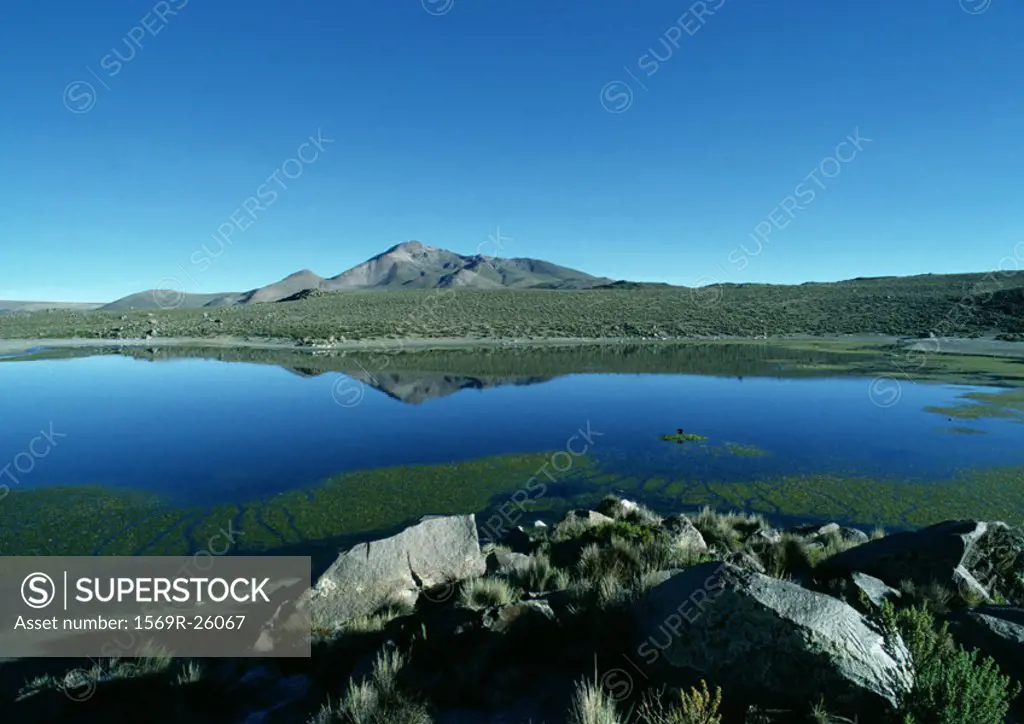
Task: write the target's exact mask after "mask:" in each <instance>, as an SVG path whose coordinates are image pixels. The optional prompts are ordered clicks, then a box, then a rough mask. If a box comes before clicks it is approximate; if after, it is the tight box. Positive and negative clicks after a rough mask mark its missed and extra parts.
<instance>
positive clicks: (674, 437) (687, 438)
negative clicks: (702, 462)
mask: <svg viewBox="0 0 1024 724" xmlns="http://www.w3.org/2000/svg"><path fill="white" fill-rule="evenodd" d="M659 439H661V440H664V441H666V442H674V443H678V444H680V445H682V444H683V443H684V442H704V441H705V440H707V437H706V436H704V435H698V434H696V433H693V432H685V431H684V430H683V428H681V427H680V428H678V429H677V430H676V431H675V432H674V433H672V434H671V435H662V436H661V437H660V438H659Z"/></svg>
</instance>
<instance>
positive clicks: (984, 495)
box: [666, 467, 1024, 527]
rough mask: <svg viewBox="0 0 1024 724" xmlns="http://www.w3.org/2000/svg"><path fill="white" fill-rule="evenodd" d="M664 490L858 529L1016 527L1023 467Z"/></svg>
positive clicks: (692, 501) (693, 501)
mask: <svg viewBox="0 0 1024 724" xmlns="http://www.w3.org/2000/svg"><path fill="white" fill-rule="evenodd" d="M667 491H672V493H673V494H674V495H673V496H672V499H671V500H674V501H675V502H676V503H677V504H678V503H679V502H682V503H684V504H685V505H688V506H700V505H710V506H711V507H715V508H735V509H742V510H749V511H752V512H758V513H764V514H767V515H778V516H786V517H791V518H798V519H807V520H830V521H831V520H836V521H843V522H847V523H855V524H860V525H883V526H891V527H918V526H925V525H931V524H933V523H937V522H939V521H943V520H949V519H952V518H975V519H980V520H1002V521H1005V522H1007V523H1010V524H1012V525H1018V524H1021V523H1024V467H1005V468H989V469H982V470H971V471H963V472H961V473H959V474H958V475H956V476H955V477H953V478H951V479H948V480H942V481H936V482H919V481H906V480H898V479H896V480H885V479H881V480H880V479H874V478H867V477H852V476H842V475H831V474H817V475H804V476H786V477H780V478H772V479H765V480H758V481H748V482H735V483H719V482H709V483H702V482H693V483H690V484H686V483H683V484H681V485H676V484H672V485H669V486H668V487H667V488H666V492H667Z"/></svg>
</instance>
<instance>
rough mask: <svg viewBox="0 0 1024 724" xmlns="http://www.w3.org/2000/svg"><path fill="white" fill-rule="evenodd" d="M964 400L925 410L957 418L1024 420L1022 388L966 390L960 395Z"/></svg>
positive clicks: (1023, 393)
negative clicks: (1000, 390)
mask: <svg viewBox="0 0 1024 724" xmlns="http://www.w3.org/2000/svg"><path fill="white" fill-rule="evenodd" d="M959 399H961V400H965V402H962V403H959V404H956V405H950V406H948V407H935V406H932V407H926V408H924V409H925V412H932V413H935V414H938V415H945V416H946V417H950V418H954V419H957V420H981V419H990V418H999V419H1017V420H1024V390H1021V389H1012V390H1005V391H1003V392H968V393H966V394H963V395H960V397H959Z"/></svg>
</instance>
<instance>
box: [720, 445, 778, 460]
mask: <svg viewBox="0 0 1024 724" xmlns="http://www.w3.org/2000/svg"><path fill="white" fill-rule="evenodd" d="M722 447H724V448H725V449H726V451H727V452H728V453H729V454H730V455H735V456H736V457H740V458H764V457H768V451H767V450H765V449H763V448H759V447H757V446H756V445H741V444H740V443H737V442H727V443H724V444H723V445H722Z"/></svg>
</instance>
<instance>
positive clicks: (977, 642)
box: [949, 606, 1024, 681]
mask: <svg viewBox="0 0 1024 724" xmlns="http://www.w3.org/2000/svg"><path fill="white" fill-rule="evenodd" d="M949 630H950V633H952V634H953V636H954V638H956V640H957V641H958V642H959V643H960V644H961V645H962V646H963V647H964V648H965V649H968V650H969V649H978V650H979V651H980V652H981V653H982V654H983V655H984V656H991V657H992V658H993V659H995V662H996V663H997V664H999V668H1000V669H1002V672H1003V673H1004V674H1007V675H1009V676H1010V678H1012V679H1014V680H1015V681H1024V608H1019V607H1016V606H978V607H977V608H973V609H969V610H965V611H957V612H956V613H954V614H951V615H950V616H949Z"/></svg>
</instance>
